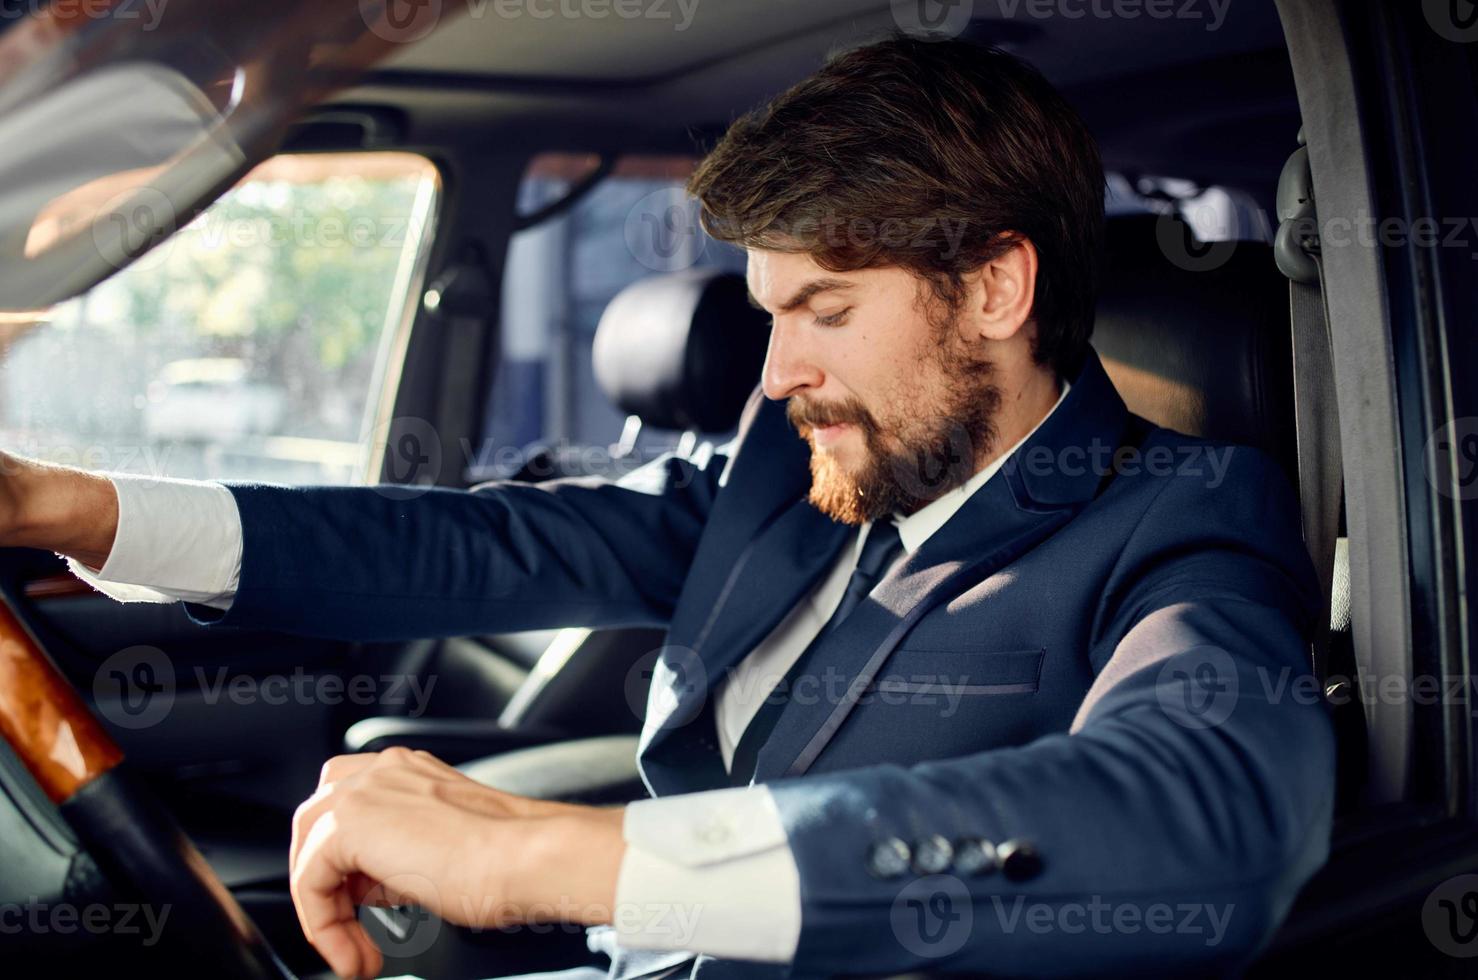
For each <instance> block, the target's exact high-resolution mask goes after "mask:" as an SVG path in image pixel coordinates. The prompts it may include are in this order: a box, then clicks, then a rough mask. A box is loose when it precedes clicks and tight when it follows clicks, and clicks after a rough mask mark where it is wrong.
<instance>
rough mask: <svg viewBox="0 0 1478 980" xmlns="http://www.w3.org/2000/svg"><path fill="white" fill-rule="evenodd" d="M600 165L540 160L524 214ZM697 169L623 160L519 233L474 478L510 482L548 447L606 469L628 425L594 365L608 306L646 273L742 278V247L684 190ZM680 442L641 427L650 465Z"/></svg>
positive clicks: (581, 464) (523, 188) (639, 450)
mask: <svg viewBox="0 0 1478 980" xmlns="http://www.w3.org/2000/svg"><path fill="white" fill-rule="evenodd" d="M598 162H599V161H598V159H597V158H596V157H594V156H591V155H586V154H567V153H548V154H542V155H540V156H538V157H535V158H534V159H533V160H532V161H531V162H530V164H529V166H528V168H527V170H526V171H525V173H524V177H523V180H522V183H521V185H520V187H519V192H518V198H519V200H518V210H519V213H521V214H533V213H536V212H537V211H538V210H539V209H540V208H542V207H545V206H547V205H549V204H551V203H552V202H556V201H558V200H559V199H560V198H562V197H564V196H565V195H566V194H568V193H569V191H570V188H571V187H573V186H575V185H577V184H578V183H579V181H580V180H581V179H582V178H584V177H586V176H588V175H589V174H590V173H591V172H592V171H593V170H594V168H595V167H596V166H597V164H598ZM696 165H697V159H696V158H694V157H688V156H626V157H622V158H621V159H620V160H618V161H617V162H616V164H615V168H614V169H613V170H612V172H611V173H610V174H609V175H608V176H607V177H606V178H605V179H604V180H602V181H601V182H600V183H599V184H598V185H597V186H596V187H595V188H594V189H593V190H591V191H590V192H589V193H588V194H586V195H585V196H584V197H583V198H581V199H580V200H579V202H578V203H577V204H575V205H574V206H573V207H572V208H570V209H569V210H567V211H565V212H563V213H561V214H559V215H558V216H557V217H553V218H550V219H549V220H547V221H544V222H542V223H540V224H538V225H535V226H534V227H531V228H529V229H527V230H525V231H522V232H520V233H518V234H517V235H515V236H514V238H513V240H512V242H511V244H510V250H509V255H508V266H507V269H506V271H505V274H504V276H503V297H502V303H503V307H502V312H503V315H502V330H501V344H500V350H499V351H498V356H499V362H498V368H497V374H496V379H495V383H494V385H493V388H492V391H491V393H490V397H489V400H488V403H487V406H486V412H485V419H484V424H483V439H482V440H481V442H480V444H479V447H478V453H477V459H476V461H475V462H474V465H473V466H472V476H474V478H477V479H494V478H500V477H506V476H509V475H512V474H513V473H515V472H518V471H519V470H520V469H521V468H522V466H523V465H524V464H525V463H527V462H528V461H529V460H530V458H531V457H533V455H534V454H535V452H536V450H537V449H538V448H539V447H548V448H551V449H553V450H554V451H555V452H556V453H557V454H558V455H560V456H561V458H564V459H567V460H573V461H574V462H572V463H571V465H577V468H578V469H580V470H582V471H593V472H599V471H602V470H603V469H604V468H605V466H604V464H603V460H602V457H603V456H604V455H605V454H608V452H609V449H610V447H611V446H612V445H613V444H615V443H617V442H618V441H619V439H620V437H621V433H622V429H623V425H624V422H625V416H624V415H623V414H622V413H621V412H620V411H619V410H618V409H617V408H616V407H615V406H614V405H612V404H611V403H610V402H609V401H608V400H607V399H606V397H605V395H604V394H603V393H602V392H601V390H600V387H599V386H598V385H597V384H596V381H595V375H594V371H593V366H592V364H593V362H592V360H591V347H592V344H593V342H594V338H595V328H596V325H597V324H598V323H599V322H600V317H601V313H603V312H604V311H605V308H606V304H608V303H609V302H610V301H611V300H612V299H613V298H614V297H615V295H616V294H617V293H618V292H620V291H621V290H622V289H624V288H625V287H627V286H628V285H630V284H632V283H634V282H636V281H637V280H639V279H643V278H645V277H647V276H653V275H659V274H662V273H667V272H675V271H678V270H680V269H687V268H691V267H694V266H715V267H719V268H725V269H730V270H733V271H735V272H738V273H740V274H743V272H744V267H745V255H744V251H743V250H742V249H738V248H735V247H733V246H731V245H727V244H724V243H722V242H718V241H715V240H713V239H712V238H709V237H708V236H707V235H706V234H704V233H703V231H702V229H701V228H700V227H699V226H698V223H697V220H696V215H697V212H696V207H697V205H696V202H694V201H693V200H691V199H690V198H689V197H688V195H687V194H686V192H685V191H684V190H683V187H684V185H685V184H686V182H687V178H688V176H689V175H690V174H691V173H692V171H693V168H694V167H695V166H696ZM678 437H679V434H678V433H673V432H663V431H659V430H655V429H644V430H643V431H642V434H641V436H640V438H639V439H638V441H637V443H636V456H637V457H638V458H639V459H650V458H651V457H652V456H653V455H655V454H657V453H660V452H662V451H664V450H665V449H667V448H670V447H671V446H673V445H675V444H676V442H677V439H678Z"/></svg>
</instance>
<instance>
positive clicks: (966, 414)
mask: <svg viewBox="0 0 1478 980" xmlns="http://www.w3.org/2000/svg"><path fill="white" fill-rule="evenodd" d="M941 332H942V333H944V332H943V331H941ZM952 335H953V334H952V331H950V332H948V333H944V338H941V341H940V342H939V343H937V344H936V345H935V346H934V350H933V351H932V354H931V355H927V356H926V358H925V363H926V364H927V363H928V362H929V361H933V362H934V363H933V364H930V365H929V367H931V368H933V373H936V374H939V375H941V376H942V381H943V383H942V385H941V393H940V394H939V395H938V396H937V398H936V399H935V402H936V404H935V405H934V406H933V410H932V411H928V410H926V411H924V412H923V413H922V414H920V413H919V410H920V408H922V407H923V406H925V405H927V404H928V403H927V402H925V401H924V399H923V393H922V392H921V391H918V390H910V387H911V386H905V387H904V389H903V390H902V391H901V392H900V394H899V396H898V397H897V398H896V399H895V402H896V403H895V405H894V413H893V414H890V417H889V418H887V419H884V420H879V419H878V418H876V417H874V416H873V414H872V413H870V412H869V411H868V410H867V409H866V407H865V406H863V405H862V404H861V403H860V402H858V401H857V400H856V399H849V400H847V401H845V402H843V403H841V404H840V405H838V406H836V407H834V408H830V407H827V408H816V409H806V408H803V407H802V406H799V405H797V404H796V403H795V401H794V400H792V401H791V403H790V405H789V406H788V407H787V412H788V414H789V416H790V418H791V422H792V423H793V424H794V425H795V426H796V429H797V431H798V432H800V434H801V435H802V436H803V437H804V438H805V439H806V441H807V442H808V443H809V444H810V446H811V490H810V493H809V495H808V499H809V500H810V502H811V504H812V506H814V507H815V508H816V509H817V510H820V511H821V512H822V513H824V514H826V515H827V516H828V517H830V518H831V519H832V520H835V521H840V522H842V523H844V524H863V523H866V522H867V521H875V520H877V519H879V518H881V517H886V516H888V515H889V514H893V513H905V514H909V513H913V512H914V511H915V510H918V509H919V508H920V507H922V506H924V505H925V504H927V503H929V502H930V501H933V500H937V499H939V498H940V497H942V496H943V495H944V494H946V493H948V492H949V491H950V490H953V489H955V488H956V487H959V486H961V485H963V484H964V483H965V482H966V481H967V480H969V479H970V477H971V476H973V475H974V474H975V472H976V470H977V469H978V466H977V461H978V460H981V459H984V458H987V455H988V453H989V452H990V450H991V447H992V446H994V445H995V441H996V428H995V418H996V415H997V412H998V411H999V410H1000V404H1001V392H1000V389H999V388H997V387H996V386H995V385H993V384H991V382H990V378H991V375H992V373H993V365H992V363H991V362H990V361H989V360H987V359H986V358H984V357H981V356H980V355H978V354H975V353H973V352H971V351H967V350H964V349H961V345H951V344H950V343H949V342H948V340H947V338H949V337H951V336H952ZM837 422H849V423H852V424H853V425H856V426H857V428H858V430H859V431H860V432H861V434H862V436H863V439H864V442H865V445H866V452H867V455H866V460H865V461H864V462H863V464H862V466H861V467H860V468H859V469H856V470H849V469H847V468H846V467H844V466H843V465H842V463H841V462H840V460H838V459H837V457H836V456H835V455H833V454H831V453H826V452H819V451H818V450H817V448H816V441H815V437H814V435H813V434H812V427H813V426H815V425H825V424H832V423H837Z"/></svg>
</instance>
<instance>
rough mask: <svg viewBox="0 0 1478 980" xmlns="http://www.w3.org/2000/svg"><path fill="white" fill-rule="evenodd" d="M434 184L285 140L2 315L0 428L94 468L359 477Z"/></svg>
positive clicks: (368, 157)
mask: <svg viewBox="0 0 1478 980" xmlns="http://www.w3.org/2000/svg"><path fill="white" fill-rule="evenodd" d="M438 189H439V181H438V177H437V171H436V168H435V167H434V166H433V165H432V164H431V162H430V161H429V160H427V159H425V158H424V157H421V156H418V155H415V154H410V153H398V152H374V153H332V154H287V155H281V156H277V157H274V158H273V159H271V160H268V161H266V162H265V163H263V164H261V165H260V166H258V167H256V168H255V169H253V170H252V171H251V173H249V174H248V175H247V176H246V177H245V178H244V179H243V180H242V181H241V182H240V183H239V184H237V185H236V187H234V188H233V189H232V190H230V191H229V192H227V193H226V194H225V195H224V196H223V197H222V198H221V199H220V200H218V201H216V202H215V204H213V205H212V206H211V207H210V208H209V209H207V210H206V211H205V212H204V213H202V214H201V215H200V216H199V217H197V218H196V219H195V220H194V221H192V222H190V224H189V225H187V226H185V227H184V228H182V229H180V230H179V231H178V232H177V233H176V234H174V235H173V236H171V237H170V238H169V239H167V240H165V241H164V242H162V243H161V244H160V245H159V246H157V247H156V248H155V249H154V250H153V251H151V252H149V253H148V254H146V255H145V256H143V257H142V258H140V259H139V260H138V261H137V262H135V263H134V264H132V265H130V266H128V267H126V268H124V269H123V270H122V271H120V272H119V273H118V274H117V275H115V276H113V277H112V278H110V279H108V280H107V281H106V282H104V283H102V284H101V285H99V286H97V287H95V288H94V289H92V290H90V291H89V292H88V293H86V294H84V295H83V296H80V297H78V298H77V299H75V300H71V301H69V302H66V303H62V304H59V305H57V306H55V307H53V308H52V309H50V310H48V311H46V312H45V313H42V314H39V315H37V316H35V317H28V318H21V319H19V320H17V321H16V322H13V323H11V324H9V325H8V326H6V325H3V324H0V331H3V332H0V344H3V346H0V439H3V444H4V445H5V446H6V447H7V448H13V449H14V451H16V452H18V453H22V454H25V455H29V456H35V457H38V458H42V459H49V460H53V461H56V462H63V463H73V464H77V465H82V466H87V467H89V468H94V469H107V470H115V471H124V472H135V473H142V474H147V475H154V476H180V477H192V478H201V479H260V480H270V481H281V482H290V483H355V482H362V481H363V479H364V476H365V474H366V472H367V471H368V463H369V453H370V451H371V449H372V438H371V437H372V433H373V432H374V430H375V418H374V415H375V412H376V410H377V408H378V404H379V400H380V398H379V396H380V391H381V388H382V387H383V385H384V379H385V378H386V376H387V372H391V364H392V359H393V358H395V357H398V356H399V345H398V341H399V340H400V339H401V336H400V335H401V333H402V331H403V324H404V323H406V322H407V321H406V312H407V299H408V297H409V296H410V295H411V294H412V287H413V286H414V285H415V284H416V280H417V278H418V277H419V275H420V274H421V263H422V253H423V249H424V246H425V245H426V244H427V243H428V242H429V240H430V237H431V235H430V227H429V226H430V222H431V218H432V216H433V214H434V205H435V201H436V197H437V193H438Z"/></svg>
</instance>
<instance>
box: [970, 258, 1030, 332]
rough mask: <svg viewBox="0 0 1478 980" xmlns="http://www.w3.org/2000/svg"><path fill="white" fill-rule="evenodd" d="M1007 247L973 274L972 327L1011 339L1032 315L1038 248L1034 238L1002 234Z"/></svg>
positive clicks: (971, 288)
mask: <svg viewBox="0 0 1478 980" xmlns="http://www.w3.org/2000/svg"><path fill="white" fill-rule="evenodd" d="M1003 237H1008V238H1010V239H1012V240H1011V242H1010V244H1009V245H1008V246H1007V248H1006V249H1005V250H1004V251H1003V252H1001V254H1000V255H997V256H996V257H995V258H993V259H991V260H990V261H989V262H985V263H983V264H982V265H981V266H980V268H978V269H976V270H975V273H974V274H973V275H972V276H971V277H970V280H969V281H970V299H969V303H970V313H971V316H970V317H969V318H968V319H969V321H970V323H971V330H972V332H973V333H974V334H975V335H976V336H977V337H982V338H984V339H986V340H1010V339H1011V338H1012V337H1015V336H1016V335H1017V334H1018V333H1019V332H1020V330H1021V327H1022V324H1024V323H1026V322H1027V321H1028V320H1029V319H1030V318H1031V312H1032V301H1033V300H1034V299H1035V297H1036V289H1037V247H1036V246H1035V245H1033V244H1032V243H1031V239H1029V238H1025V237H1022V236H1020V235H1012V234H1011V233H1003Z"/></svg>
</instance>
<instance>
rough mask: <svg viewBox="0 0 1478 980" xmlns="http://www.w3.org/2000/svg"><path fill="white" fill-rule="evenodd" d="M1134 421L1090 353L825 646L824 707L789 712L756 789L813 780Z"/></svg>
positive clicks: (1065, 509)
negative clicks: (1054, 405)
mask: <svg viewBox="0 0 1478 980" xmlns="http://www.w3.org/2000/svg"><path fill="white" fill-rule="evenodd" d="M1127 417H1128V413H1127V410H1126V409H1125V407H1124V403H1123V401H1122V400H1121V399H1120V398H1119V396H1118V393H1117V392H1116V391H1115V390H1114V388H1113V385H1112V384H1111V383H1110V382H1109V380H1108V376H1107V375H1106V374H1105V373H1104V372H1103V368H1102V365H1101V364H1100V363H1099V361H1098V357H1097V355H1096V354H1094V353H1092V352H1091V351H1090V353H1089V357H1088V360H1087V363H1086V364H1085V365H1084V367H1083V370H1082V371H1081V372H1080V373H1079V375H1078V377H1077V379H1075V380H1074V382H1073V388H1072V390H1071V391H1070V392H1068V395H1067V397H1066V398H1065V399H1064V400H1063V403H1062V405H1061V406H1060V407H1059V410H1058V411H1057V412H1055V413H1053V415H1052V416H1051V417H1050V418H1049V419H1047V420H1046V421H1045V422H1043V423H1042V425H1041V426H1040V427H1039V428H1038V429H1037V431H1036V432H1035V433H1033V435H1032V437H1031V438H1030V439H1028V440H1027V441H1026V443H1025V444H1023V445H1022V446H1021V448H1020V449H1018V450H1017V451H1016V453H1014V454H1013V455H1012V458H1011V459H1010V460H1008V461H1007V464H1006V465H1004V466H1002V468H1001V470H1000V471H999V472H998V473H996V475H995V476H994V477H992V478H991V479H990V480H988V481H986V483H985V485H984V486H982V487H981V488H980V489H979V490H977V491H976V492H975V493H974V494H973V495H972V496H971V497H970V499H968V500H967V501H965V503H964V504H963V505H962V506H961V507H960V509H959V510H958V511H956V512H955V514H954V515H953V516H952V517H951V518H950V519H949V520H948V521H947V522H946V523H945V524H944V526H943V527H941V528H940V529H939V530H938V531H936V532H935V533H934V534H933V535H931V536H930V537H929V539H928V540H927V541H925V542H924V543H923V545H922V546H920V548H919V549H918V551H916V552H914V553H913V554H912V555H910V556H909V558H908V559H907V560H906V561H905V562H903V563H902V564H900V565H898V566H895V567H894V569H893V570H892V572H891V573H890V574H889V575H888V576H886V577H885V578H884V579H883V581H881V582H880V583H878V586H877V587H876V588H875V589H874V590H873V593H872V595H871V596H869V598H868V599H866V600H864V601H863V602H862V604H861V605H859V606H858V607H857V609H856V610H855V611H854V612H853V613H852V615H851V616H849V617H848V618H847V620H846V622H845V623H843V624H841V625H840V626H839V627H838V628H837V629H836V630H834V631H833V632H832V634H831V635H830V636H829V637H827V638H826V640H825V641H824V645H823V646H822V648H821V649H820V650H818V651H817V656H816V660H815V663H816V665H817V673H818V674H819V675H820V682H821V684H820V687H819V693H820V700H819V702H817V701H811V700H810V699H806V700H807V701H809V703H806V702H803V701H802V700H801V699H799V698H797V699H796V700H794V701H792V702H791V703H790V704H789V705H788V706H787V707H786V709H785V711H784V712H783V713H782V714H781V716H780V719H779V721H778V722H777V724H776V726H775V730H774V732H773V733H772V734H771V736H770V738H769V740H768V741H767V742H766V743H765V746H764V748H763V749H761V751H760V753H759V756H758V759H757V768H756V780H757V781H764V780H766V779H773V778H777V777H779V776H782V775H783V776H787V777H789V776H798V775H801V774H803V773H804V772H806V770H808V769H809V768H810V767H811V765H812V763H814V762H815V760H816V758H817V756H819V755H820V754H821V752H822V750H823V749H824V748H825V747H826V745H827V744H828V743H829V742H830V741H831V740H832V739H833V738H834V737H835V736H836V733H837V731H838V730H839V729H840V728H841V726H842V724H843V722H845V721H846V719H847V716H848V715H849V714H850V713H851V712H852V710H853V708H855V706H856V704H857V700H858V698H860V697H861V695H862V694H863V693H864V692H865V691H866V690H867V688H868V686H869V685H871V683H872V682H873V680H874V679H875V678H876V677H877V675H878V673H879V672H880V671H881V670H882V668H883V667H884V665H885V664H886V663H887V660H888V657H889V656H891V655H892V653H893V650H894V648H895V647H896V646H897V645H898V643H899V641H900V640H901V639H902V638H903V636H904V635H905V634H906V633H907V632H908V630H909V629H911V628H912V627H913V625H914V623H916V622H917V621H918V619H919V618H920V617H921V616H923V615H924V614H925V613H926V612H928V611H929V610H930V609H931V608H933V607H934V606H935V605H937V604H938V603H939V602H941V601H944V600H947V599H949V598H953V597H954V596H955V595H958V594H959V593H961V592H963V591H965V590H966V589H967V588H969V587H970V586H971V585H973V584H975V583H978V582H980V581H982V580H984V579H985V578H987V577H989V576H990V575H992V574H994V573H995V572H997V571H998V570H1000V569H1001V568H1004V567H1005V566H1007V565H1009V564H1010V563H1011V562H1013V561H1015V560H1016V559H1017V558H1019V557H1020V556H1021V555H1023V554H1025V553H1026V552H1028V551H1030V550H1031V549H1032V548H1033V547H1035V546H1036V545H1037V544H1038V543H1039V542H1041V541H1042V540H1044V539H1045V538H1046V537H1048V536H1049V535H1051V534H1052V533H1053V532H1055V531H1056V530H1057V529H1058V528H1060V527H1062V526H1063V525H1064V524H1066V523H1067V522H1068V521H1069V520H1071V519H1072V517H1073V516H1074V515H1075V514H1076V513H1077V512H1078V511H1079V510H1080V509H1082V507H1083V506H1085V505H1086V504H1087V503H1088V502H1089V501H1091V500H1092V499H1093V498H1094V497H1095V496H1096V495H1097V494H1098V492H1100V490H1101V489H1102V487H1103V486H1104V485H1105V483H1106V479H1107V475H1108V474H1106V473H1104V472H1102V471H1101V470H1100V469H1096V468H1095V466H1093V465H1090V461H1091V460H1094V459H1107V458H1111V454H1112V452H1113V451H1114V450H1115V449H1116V448H1117V447H1118V446H1119V444H1120V440H1121V439H1122V437H1123V433H1124V428H1125V422H1126V421H1127ZM1100 446H1101V447H1103V448H1102V449H1101V450H1100V449H1098V448H1096V447H1100ZM1109 469H1111V467H1110V468H1109Z"/></svg>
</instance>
